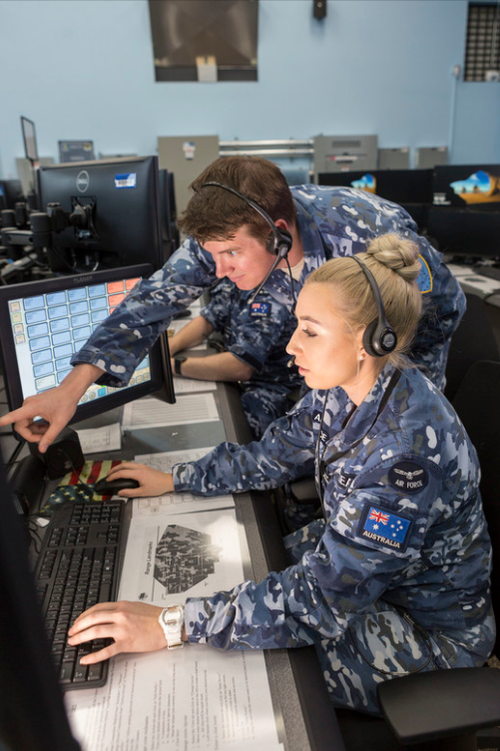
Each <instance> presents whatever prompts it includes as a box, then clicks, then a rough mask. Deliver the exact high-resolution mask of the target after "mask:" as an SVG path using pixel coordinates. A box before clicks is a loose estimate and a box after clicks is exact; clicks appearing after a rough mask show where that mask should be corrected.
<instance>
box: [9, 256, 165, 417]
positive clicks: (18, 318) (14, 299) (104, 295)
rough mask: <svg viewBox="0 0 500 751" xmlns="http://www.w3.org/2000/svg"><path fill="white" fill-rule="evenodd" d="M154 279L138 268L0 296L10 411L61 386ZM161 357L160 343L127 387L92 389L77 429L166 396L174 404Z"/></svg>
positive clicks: (16, 288)
mask: <svg viewBox="0 0 500 751" xmlns="http://www.w3.org/2000/svg"><path fill="white" fill-rule="evenodd" d="M151 272H152V268H151V267H150V266H147V265H143V266H133V267H129V268H122V269H110V270H108V271H101V272H94V273H89V274H84V275H74V276H67V277H55V278H52V279H46V280H41V281H36V282H27V283H23V284H13V285H8V286H5V287H2V288H0V351H1V355H2V359H3V367H4V371H3V372H4V376H5V387H6V390H7V398H8V402H9V406H10V408H11V409H16V408H17V407H20V406H21V404H22V403H23V401H24V399H26V397H28V396H33V395H35V394H39V393H41V392H43V391H46V390H47V389H50V388H54V387H55V386H58V385H59V384H60V383H61V381H62V380H63V378H64V377H65V376H66V375H67V374H68V373H69V372H70V370H71V365H70V360H71V357H72V355H73V353H74V352H77V351H78V350H79V349H81V347H82V346H83V345H84V343H85V342H86V340H87V339H88V338H89V336H90V334H91V333H92V332H93V331H94V330H95V329H96V328H97V327H98V326H99V324H100V323H101V321H103V320H104V319H105V318H107V317H108V316H109V315H110V314H111V313H112V312H113V311H114V309H115V308H116V306H117V305H118V304H119V303H120V302H121V301H122V300H123V299H124V298H125V296H126V295H127V294H128V292H129V291H130V290H131V289H132V288H133V287H134V285H135V284H136V282H137V281H139V279H140V278H141V277H143V276H149V275H150V273H151ZM161 349H162V347H161V342H160V341H158V342H157V343H156V345H155V346H154V347H153V349H152V350H151V351H150V353H149V354H148V355H146V357H145V358H144V359H143V361H142V362H141V363H140V364H139V365H138V367H137V369H136V370H135V372H134V374H133V376H132V378H131V380H130V381H129V384H128V385H127V386H125V387H123V388H112V387H110V386H104V385H99V384H98V383H94V384H92V385H91V386H90V387H89V388H88V389H87V391H86V393H85V394H84V395H83V396H82V398H81V399H80V402H79V404H78V407H77V410H76V414H75V416H74V418H73V420H72V422H75V421H78V420H82V419H85V418H87V417H91V416H93V415H95V414H99V413H101V412H105V411H106V410H108V409H112V408H114V407H118V406H120V405H121V404H124V403H125V402H129V401H132V400H133V399H137V398H139V397H141V396H144V395H146V394H149V393H151V392H155V391H160V390H161V389H163V393H162V398H164V399H165V400H166V401H170V402H172V401H174V393H173V388H172V382H173V381H172V377H171V373H170V368H169V367H168V366H169V362H170V361H169V358H168V357H163V355H162V352H161ZM162 369H164V372H163V370H162ZM164 381H165V383H164Z"/></svg>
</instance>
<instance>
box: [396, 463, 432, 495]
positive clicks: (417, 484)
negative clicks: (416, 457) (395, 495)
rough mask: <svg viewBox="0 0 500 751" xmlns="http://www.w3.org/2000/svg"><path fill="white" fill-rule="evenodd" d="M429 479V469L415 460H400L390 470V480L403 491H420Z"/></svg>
mask: <svg viewBox="0 0 500 751" xmlns="http://www.w3.org/2000/svg"><path fill="white" fill-rule="evenodd" d="M428 481H429V476H428V474H427V470H425V469H424V468H423V467H421V466H420V465H419V464H416V463H415V462H404V461H403V462H398V463H397V464H395V465H394V466H393V467H391V468H390V470H389V482H390V483H391V485H392V486H393V487H394V488H396V489H397V490H400V491H401V492H402V493H418V492H419V491H420V490H423V488H425V486H426V485H427V483H428Z"/></svg>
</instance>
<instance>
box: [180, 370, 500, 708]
mask: <svg viewBox="0 0 500 751" xmlns="http://www.w3.org/2000/svg"><path fill="white" fill-rule="evenodd" d="M428 416H432V421H430V420H428V419H427V418H428ZM431 425H432V427H431ZM304 469H308V470H309V472H310V473H311V474H312V473H313V472H314V471H315V472H316V483H317V487H318V490H319V492H320V497H321V500H322V507H323V512H324V519H322V520H317V521H315V522H313V523H312V524H311V525H309V527H306V528H304V529H303V530H300V531H298V532H294V533H293V534H292V535H289V536H288V538H285V542H286V545H287V547H288V549H289V552H290V558H291V560H292V561H294V563H293V565H291V566H290V567H289V568H287V569H286V570H285V571H282V572H280V573H275V572H272V573H270V574H269V575H268V576H267V577H266V578H265V579H264V580H263V581H262V582H260V583H259V584H256V583H254V582H251V581H246V582H244V583H243V584H241V585H239V586H238V587H235V588H234V589H233V590H232V591H229V592H219V593H217V594H215V595H213V596H212V597H207V598H192V599H188V600H187V602H186V606H185V627H186V633H187V636H188V638H189V641H191V642H200V643H209V644H211V645H212V646H215V647H219V648H221V649H226V650H229V649H247V648H258V649H273V648H280V647H286V648H289V647H300V646H304V645H309V644H315V645H316V648H317V652H318V656H319V659H320V662H321V666H322V669H323V674H324V676H325V680H326V683H327V686H328V689H329V692H330V694H331V698H332V700H333V701H334V703H335V704H336V705H339V706H348V707H352V708H355V709H358V710H362V711H366V712H371V713H376V712H378V711H379V707H378V702H377V697H376V687H377V684H378V683H380V682H381V681H383V680H386V679H387V678H388V677H393V676H396V675H404V674H407V673H412V672H415V671H421V670H435V669H439V668H452V667H470V666H478V665H481V664H483V662H484V661H485V659H486V658H487V657H488V655H489V653H490V651H491V648H492V646H493V643H494V619H493V616H492V612H491V602H490V593H489V572H490V568H491V545H490V540H489V537H488V532H487V527H486V521H485V518H484V515H483V511H482V507H481V498H480V493H479V491H478V482H479V466H478V462H477V456H476V452H475V450H474V448H473V447H472V445H471V443H470V441H469V438H468V436H467V434H466V433H465V430H464V428H463V426H462V424H461V423H460V421H459V420H458V418H457V416H456V414H455V413H454V411H453V410H452V408H451V407H450V405H449V403H448V402H447V401H446V399H444V397H443V396H442V395H441V393H440V392H439V391H438V390H437V389H436V388H435V387H434V386H433V385H432V384H431V383H430V381H428V380H427V379H426V378H425V377H424V376H423V375H422V374H421V373H420V372H419V371H418V370H416V369H407V370H404V371H403V372H401V373H400V372H399V371H397V370H395V369H394V368H392V367H391V366H390V365H387V366H386V367H385V368H384V370H383V371H382V373H381V375H380V376H379V378H378V380H377V382H376V383H375V386H374V387H373V388H372V390H371V392H370V393H369V394H368V396H367V397H366V398H365V399H364V401H363V402H362V403H361V404H360V405H359V406H358V407H357V409H355V406H354V404H353V403H352V402H351V401H350V400H349V398H348V397H347V394H346V393H345V392H344V391H343V390H341V389H331V390H330V391H310V392H309V393H308V394H307V395H306V396H305V397H304V398H303V399H302V400H301V402H300V403H299V404H298V405H296V407H295V408H294V409H293V410H292V411H291V412H290V413H289V414H288V415H287V416H285V417H283V418H281V419H280V420H279V421H277V422H275V423H274V425H272V426H271V427H270V428H269V429H268V430H267V432H266V433H265V435H264V437H263V438H262V439H261V441H260V442H258V443H257V442H254V443H251V444H249V445H248V446H238V445H236V444H231V443H224V444H221V445H220V446H218V447H217V448H215V449H214V450H213V451H212V452H211V453H210V454H208V455H207V456H206V457H204V458H203V459H200V460H199V461H197V462H191V463H185V464H178V465H176V466H175V467H174V469H173V476H174V485H175V489H176V491H183V490H189V491H191V492H195V493H200V494H205V493H207V494H209V495H214V494H215V495H217V494H225V493H228V492H240V491H246V490H250V489H267V488H273V487H277V486H279V485H282V484H283V483H285V482H288V481H290V480H293V479H295V478H296V477H297V476H298V475H299V474H303V472H304Z"/></svg>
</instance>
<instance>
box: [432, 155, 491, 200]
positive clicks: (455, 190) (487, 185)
mask: <svg viewBox="0 0 500 751" xmlns="http://www.w3.org/2000/svg"><path fill="white" fill-rule="evenodd" d="M433 204H434V205H435V206H455V207H457V208H462V209H466V208H470V209H481V210H490V211H500V164H482V165H478V164H476V165H474V164H465V165H461V166H459V165H453V166H443V167H439V166H437V167H436V168H435V169H434V183H433Z"/></svg>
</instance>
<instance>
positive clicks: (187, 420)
mask: <svg viewBox="0 0 500 751" xmlns="http://www.w3.org/2000/svg"><path fill="white" fill-rule="evenodd" d="M216 420H219V413H218V412H217V405H216V404H215V399H214V396H213V394H208V393H204V394H192V395H190V396H189V399H185V398H183V397H182V396H181V398H180V399H179V400H178V401H177V402H176V403H175V404H166V403H165V402H161V401H159V400H158V399H151V398H147V399H137V400H136V401H135V402H129V403H128V404H126V405H125V407H124V409H123V419H122V430H133V429H137V428H154V427H161V426H164V425H188V424H194V423H197V422H214V421H216Z"/></svg>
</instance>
